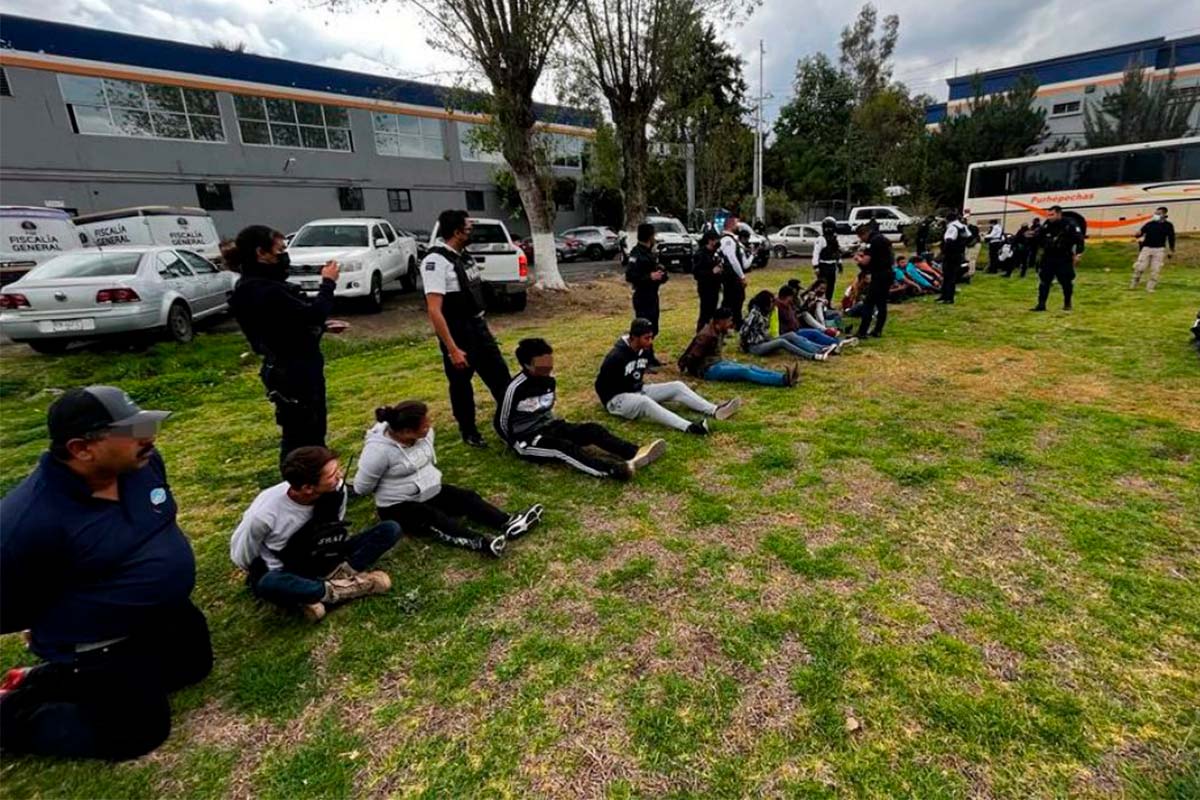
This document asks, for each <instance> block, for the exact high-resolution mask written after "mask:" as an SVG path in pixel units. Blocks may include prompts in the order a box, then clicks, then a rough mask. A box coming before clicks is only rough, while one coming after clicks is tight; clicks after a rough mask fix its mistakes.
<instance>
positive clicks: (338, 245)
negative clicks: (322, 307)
mask: <svg viewBox="0 0 1200 800" xmlns="http://www.w3.org/2000/svg"><path fill="white" fill-rule="evenodd" d="M288 254H289V257H290V260H291V267H290V268H289V272H290V276H289V277H288V280H289V281H291V282H292V283H295V284H297V285H299V286H300V288H302V289H304V290H305V291H306V292H313V293H315V292H316V291H317V289H318V288H319V287H320V285H321V267H323V266H324V265H325V262H327V261H330V260H332V261H337V262H338V265H339V266H340V267H341V276H340V277H339V278H338V283H337V290H336V291H335V292H334V295H335V296H336V297H347V298H358V299H361V300H362V302H363V304H364V306H365V307H366V309H367V310H368V311H370V312H372V313H376V312H379V311H382V310H383V287H385V286H387V285H388V284H389V283H392V282H393V281H399V282H400V286H401V288H403V289H405V290H411V289H414V288H416V285H417V275H418V274H419V268H418V262H417V243H416V241H415V240H413V239H412V238H409V237H404V236H397V235H396V230H395V229H394V228H393V227H392V224H391V223H390V222H388V221H387V220H386V219H380V218H378V217H362V218H359V217H351V218H342V219H315V220H313V221H312V222H309V223H306V224H305V225H304V227H302V228H301V229H300V230H298V231H296V235H295V237H293V238H292V241H291V243H290V244H288Z"/></svg>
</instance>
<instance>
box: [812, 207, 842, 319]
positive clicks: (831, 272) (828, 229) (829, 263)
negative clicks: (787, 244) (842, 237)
mask: <svg viewBox="0 0 1200 800" xmlns="http://www.w3.org/2000/svg"><path fill="white" fill-rule="evenodd" d="M812 265H813V271H814V272H816V275H817V277H818V278H819V279H821V280H822V281H824V282H825V296H826V297H828V298H829V299H830V302H836V298H837V295H836V294H834V291H833V290H834V287H835V286H836V285H837V276H838V273H839V272H841V271H842V246H841V245H840V244H838V238H837V220H835V219H834V218H833V217H826V218H825V219H823V220H821V235H820V236H818V237H817V241H816V242H814V243H813V251H812Z"/></svg>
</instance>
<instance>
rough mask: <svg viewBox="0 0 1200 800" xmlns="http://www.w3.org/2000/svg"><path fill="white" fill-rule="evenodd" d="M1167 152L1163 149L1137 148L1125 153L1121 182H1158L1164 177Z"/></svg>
mask: <svg viewBox="0 0 1200 800" xmlns="http://www.w3.org/2000/svg"><path fill="white" fill-rule="evenodd" d="M1166 165H1167V154H1166V151H1165V150H1137V151H1135V152H1132V153H1126V154H1125V170H1124V174H1123V175H1122V177H1121V182H1122V183H1158V182H1159V181H1161V180H1163V179H1165V178H1166V177H1167V175H1166Z"/></svg>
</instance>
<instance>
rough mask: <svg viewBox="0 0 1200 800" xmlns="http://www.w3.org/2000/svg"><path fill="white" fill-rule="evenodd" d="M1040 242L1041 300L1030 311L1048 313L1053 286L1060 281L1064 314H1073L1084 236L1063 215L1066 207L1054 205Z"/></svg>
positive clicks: (1043, 228)
mask: <svg viewBox="0 0 1200 800" xmlns="http://www.w3.org/2000/svg"><path fill="white" fill-rule="evenodd" d="M1036 241H1037V244H1038V246H1039V247H1040V248H1041V251H1042V263H1041V265H1040V267H1039V269H1038V278H1039V282H1038V301H1037V305H1036V306H1034V307H1033V308H1031V309H1030V311H1045V310H1046V299H1047V298H1049V297H1050V286H1051V284H1053V283H1054V280H1055V279H1056V278H1057V279H1058V282H1059V283H1060V284H1062V290H1063V311H1070V310H1071V294H1072V293H1073V291H1074V283H1075V267H1076V266H1077V265H1078V264H1079V257H1080V255H1081V254H1082V253H1083V247H1084V245H1083V233H1082V232H1081V231H1080V230H1079V227H1078V226H1077V225H1076V224H1075V223H1074V222H1073V221H1072V220H1069V219H1067V218H1065V217H1064V216H1063V213H1062V206H1050V219H1049V220H1048V221H1047V222H1046V224H1045V225H1043V226H1042V229H1041V232H1039V233H1038V237H1037V240H1036Z"/></svg>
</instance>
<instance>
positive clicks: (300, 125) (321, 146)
mask: <svg viewBox="0 0 1200 800" xmlns="http://www.w3.org/2000/svg"><path fill="white" fill-rule="evenodd" d="M233 106H234V108H236V109H237V118H238V129H239V130H240V131H241V134H242V143H243V144H256V145H264V146H274V147H297V148H301V149H304V150H338V151H341V152H345V153H350V152H353V151H354V140H353V137H352V136H351V135H350V112H349V111H348V110H346V109H344V108H341V107H339V106H323V105H320V104H318V103H304V102H299V101H295V100H281V99H279V98H277V97H251V96H249V95H243V94H235V95H234V96H233Z"/></svg>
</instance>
